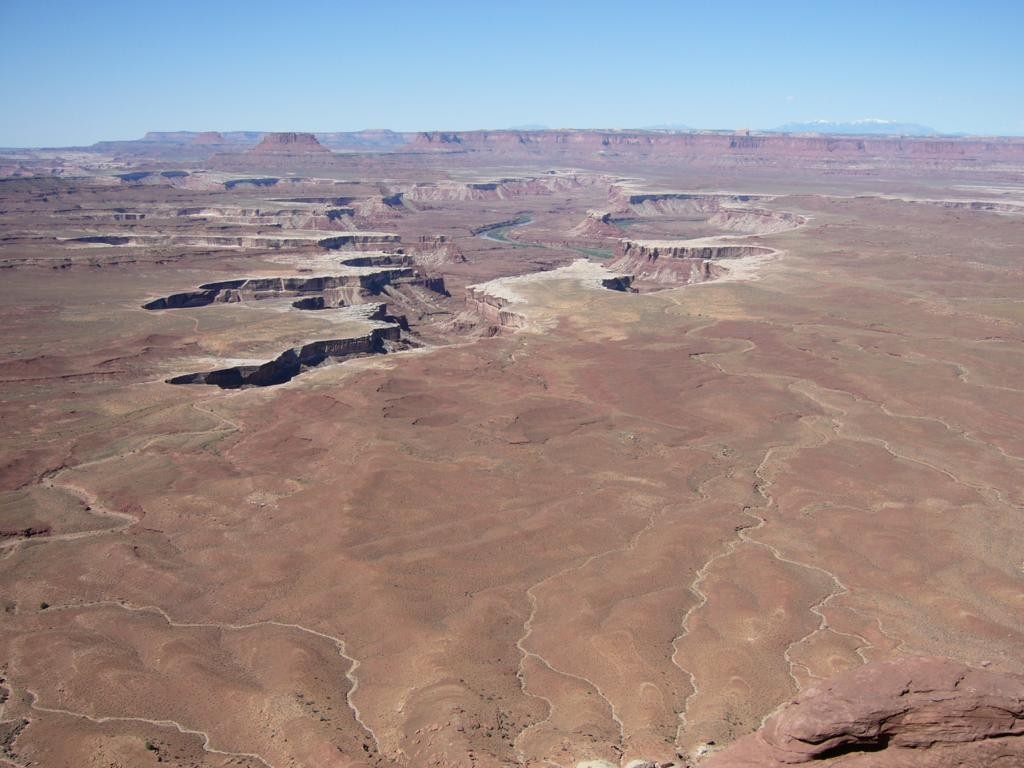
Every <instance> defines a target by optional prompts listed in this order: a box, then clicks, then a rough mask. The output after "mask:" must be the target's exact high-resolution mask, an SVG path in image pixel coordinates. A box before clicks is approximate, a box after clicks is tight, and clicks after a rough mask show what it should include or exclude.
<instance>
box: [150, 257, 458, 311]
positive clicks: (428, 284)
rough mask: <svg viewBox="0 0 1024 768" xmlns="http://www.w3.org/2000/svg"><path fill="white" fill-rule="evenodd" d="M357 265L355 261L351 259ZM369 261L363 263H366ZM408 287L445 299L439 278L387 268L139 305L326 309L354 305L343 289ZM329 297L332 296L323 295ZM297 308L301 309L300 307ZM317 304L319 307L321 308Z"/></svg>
mask: <svg viewBox="0 0 1024 768" xmlns="http://www.w3.org/2000/svg"><path fill="white" fill-rule="evenodd" d="M353 261H357V259H353ZM369 261H370V260H369V258H368V259H367V262H369ZM391 285H395V286H399V285H411V286H418V287H421V288H425V289H427V290H430V291H433V292H435V293H439V294H441V295H443V296H447V295H448V292H447V290H446V289H445V285H444V278H443V277H427V276H423V275H421V274H420V273H419V272H418V271H417V270H416V269H415V268H413V267H389V268H387V269H382V270H380V271H376V272H368V273H363V274H348V275H320V276H316V277H302V276H297V277H264V278H240V279H238V280H223V281H220V282H215V283H205V284H203V285H200V286H199V290H197V291H187V292H184V293H173V294H171V295H169V296H164V297H162V298H159V299H154V300H153V301H150V302H147V303H145V304H143V305H142V307H143V309H149V310H157V309H188V308H192V307H204V306H207V305H208V304H233V303H236V302H240V301H246V300H260V299H271V298H299V297H303V296H309V297H310V298H312V297H313V296H319V297H320V298H322V299H324V300H325V301H326V303H327V304H328V305H330V306H335V307H337V306H345V305H347V304H351V303H355V302H354V299H355V298H356V297H354V296H349V295H347V294H346V293H345V292H344V290H343V289H352V290H354V291H356V292H358V293H361V294H362V295H373V296H376V295H379V294H380V293H382V292H383V291H384V289H385V288H386V287H387V286H391ZM324 294H332V295H326V296H325V295H324ZM300 304H301V305H300ZM323 305H324V304H323V302H321V307H322V306H323ZM293 306H295V307H296V308H297V309H310V308H317V307H315V306H314V303H312V302H305V303H303V302H295V303H294V304H293Z"/></svg>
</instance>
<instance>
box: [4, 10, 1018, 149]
mask: <svg viewBox="0 0 1024 768" xmlns="http://www.w3.org/2000/svg"><path fill="white" fill-rule="evenodd" d="M0 29H2V30H3V45H2V46H0V71H2V73H3V76H2V78H0V106H2V109H0V146H61V145H71V144H87V143H91V142H93V141H97V140H99V139H129V138H137V137H139V136H141V135H142V134H143V133H144V132H145V131H147V130H243V129H251V130H308V131H343V130H358V129H361V128H377V127H381V128H384V127H386V128H393V129H396V130H421V129H438V128H444V129H471V128H500V127H508V126H513V125H523V124H543V125H547V126H551V127H585V128H586V127H600V128H629V127H639V126H647V125H655V124H674V123H681V124H685V125H689V126H694V127H699V128H742V127H749V128H770V127H774V126H777V125H780V124H782V123H786V122H791V121H803V120H813V119H833V120H854V119H859V118H885V119H892V120H898V121H903V122H917V123H923V124H925V125H930V126H932V127H934V128H937V129H939V130H942V131H967V132H973V133H986V134H1024V45H1022V44H1021V40H1020V35H1021V31H1022V29H1024V0H1014V1H1006V2H984V1H979V2H943V0H932V1H931V2H896V1H895V0H893V2H889V3H872V2H856V3H851V2H811V1H810V0H808V1H807V2H800V3H796V2H772V1H771V0H759V2H745V1H744V0H731V1H730V2H725V3H711V2H707V0H705V1H704V2H683V1H679V2H657V1H656V0H648V1H647V2H628V1H627V0H618V1H617V2H600V1H599V0H596V1H594V2H561V3H560V2H557V1H556V0H548V1H547V2H533V0H519V1H518V2H510V1H508V0H506V1H504V2H483V1H480V2H461V1H460V0H440V2H426V1H424V2H406V1H405V0H376V2H360V3H356V2H344V1H339V2H321V1H320V0H297V1H296V2H287V1H286V0H277V1H276V2H259V1H256V2H246V3H241V2H237V3H234V2H218V1H217V0H207V1H206V2H192V1H191V0H182V1H180V2H103V0H96V1H94V2H84V1H83V2H59V1H54V2H41V1H40V0H35V1H34V2H24V1H23V0H0Z"/></svg>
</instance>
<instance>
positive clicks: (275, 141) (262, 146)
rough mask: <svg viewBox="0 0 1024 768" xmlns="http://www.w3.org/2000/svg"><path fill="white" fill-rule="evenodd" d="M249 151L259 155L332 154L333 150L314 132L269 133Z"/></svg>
mask: <svg viewBox="0 0 1024 768" xmlns="http://www.w3.org/2000/svg"><path fill="white" fill-rule="evenodd" d="M247 152H250V153H252V154H257V155H310V154H321V155H324V154H326V155H329V154H331V150H329V149H328V148H327V147H325V146H324V145H323V144H321V143H320V142H319V141H317V138H316V136H314V135H313V134H312V133H268V134H267V135H266V136H264V137H263V140H262V141H260V143H259V144H257V145H256V146H255V147H253V148H252V149H250V150H247Z"/></svg>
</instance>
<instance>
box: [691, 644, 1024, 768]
mask: <svg viewBox="0 0 1024 768" xmlns="http://www.w3.org/2000/svg"><path fill="white" fill-rule="evenodd" d="M805 763H815V764H818V765H826V766H827V765H832V764H836V765H840V764H841V765H843V766H850V768H855V767H857V766H860V767H862V768H868V766H871V768H897V766H899V767H900V768H903V767H905V768H911V766H914V767H915V768H953V766H959V767H960V768H972V767H973V768H983V767H985V768H987V767H988V766H1006V768H1009V767H1010V766H1019V765H1024V676H1018V675H1009V674H999V673H995V672H989V671H985V670H980V669H974V668H971V667H967V666H964V665H963V664H959V663H957V662H954V661H951V660H949V659H941V658H908V659H902V660H899V661H892V662H878V663H873V664H866V665H864V666H862V667H859V668H857V669H854V670H851V671H849V672H846V673H844V674H841V675H838V676H836V677H834V678H832V679H830V680H826V681H824V682H821V683H818V684H817V685H814V686H812V687H810V688H808V689H807V690H805V691H804V692H802V693H801V694H800V695H799V696H797V698H796V699H794V700H793V701H792V702H791V703H789V704H786V705H785V706H783V707H782V708H781V709H780V710H779V711H778V712H776V713H775V714H774V715H772V716H771V717H769V718H768V719H767V720H766V721H765V723H764V725H762V726H761V728H760V729H759V730H758V731H757V732H756V733H754V734H752V735H750V736H747V737H745V738H743V739H740V740H739V741H737V742H736V743H735V744H733V745H732V746H730V747H729V748H727V749H725V750H723V751H722V752H719V753H717V754H715V755H713V756H711V757H709V758H707V759H706V760H704V761H702V762H701V763H700V765H701V768H754V767H755V766H756V767H757V768H782V767H783V766H792V765H803V764H805Z"/></svg>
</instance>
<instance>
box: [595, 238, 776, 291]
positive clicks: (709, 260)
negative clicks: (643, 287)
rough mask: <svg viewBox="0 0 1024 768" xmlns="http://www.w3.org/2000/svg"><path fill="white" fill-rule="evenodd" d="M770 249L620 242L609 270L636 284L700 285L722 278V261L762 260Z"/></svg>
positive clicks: (718, 242)
mask: <svg viewBox="0 0 1024 768" xmlns="http://www.w3.org/2000/svg"><path fill="white" fill-rule="evenodd" d="M775 253H776V251H775V250H774V249H773V248H767V247H765V246H760V245H737V244H736V243H735V242H729V241H722V240H716V239H713V238H709V239H701V240H622V241H620V243H619V252H618V255H617V257H616V258H615V260H614V261H613V262H612V267H614V268H615V269H617V270H619V271H622V272H629V273H632V274H633V275H635V276H636V278H637V279H638V280H644V281H650V282H654V283H662V284H680V283H682V284H690V283H702V282H706V281H708V280H714V279H715V278H717V277H721V276H723V275H724V274H726V273H727V272H728V271H729V270H728V267H725V266H724V265H723V264H722V263H721V262H722V261H725V260H736V259H745V258H749V257H757V258H763V257H768V256H771V255H773V254H775Z"/></svg>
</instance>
